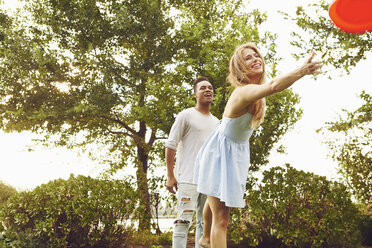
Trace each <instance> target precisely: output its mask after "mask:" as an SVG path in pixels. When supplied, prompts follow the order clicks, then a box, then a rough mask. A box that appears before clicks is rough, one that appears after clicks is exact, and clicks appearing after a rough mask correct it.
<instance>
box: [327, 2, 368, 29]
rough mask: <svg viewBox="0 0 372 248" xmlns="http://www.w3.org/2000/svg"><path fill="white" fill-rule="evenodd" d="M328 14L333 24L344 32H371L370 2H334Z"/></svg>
mask: <svg viewBox="0 0 372 248" xmlns="http://www.w3.org/2000/svg"><path fill="white" fill-rule="evenodd" d="M328 12H329V17H331V19H332V21H333V23H334V24H335V25H336V26H337V27H339V28H340V29H341V30H343V31H345V32H348V33H356V34H362V33H365V32H370V31H372V0H335V1H333V3H332V4H331V6H330V7H329V11H328Z"/></svg>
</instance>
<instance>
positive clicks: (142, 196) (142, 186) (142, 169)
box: [136, 123, 152, 231]
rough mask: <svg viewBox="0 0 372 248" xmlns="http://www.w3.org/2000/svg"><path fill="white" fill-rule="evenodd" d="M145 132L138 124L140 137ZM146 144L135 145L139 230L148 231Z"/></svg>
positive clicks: (149, 224) (149, 223)
mask: <svg viewBox="0 0 372 248" xmlns="http://www.w3.org/2000/svg"><path fill="white" fill-rule="evenodd" d="M142 130H146V126H145V125H144V123H140V132H139V133H140V136H142V135H143V136H142V137H143V140H144V137H145V133H146V132H143V133H142V132H141V131H142ZM145 146H146V143H145V142H139V143H138V144H137V155H138V167H137V173H136V175H137V187H138V191H139V211H140V216H139V226H138V228H139V230H141V231H142V230H150V228H151V217H152V216H151V202H150V193H149V186H148V183H147V169H148V151H147V150H146V147H145Z"/></svg>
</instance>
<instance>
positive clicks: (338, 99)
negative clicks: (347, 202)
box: [0, 0, 372, 190]
mask: <svg viewBox="0 0 372 248" xmlns="http://www.w3.org/2000/svg"><path fill="white" fill-rule="evenodd" d="M4 2H5V4H6V6H8V7H11V6H12V4H13V5H14V3H15V2H16V1H15V0H6V1H4ZM309 2H310V0H301V2H300V3H301V4H305V3H309ZM330 2H331V0H330ZM298 3H299V1H298V0H282V1H278V0H251V2H250V5H249V6H250V7H252V8H258V9H259V10H260V11H261V12H265V11H267V14H268V17H269V19H268V21H267V22H266V24H265V25H264V27H263V29H267V30H269V31H271V32H273V33H277V34H278V39H277V46H278V55H279V56H281V57H283V58H284V59H283V60H282V61H281V62H280V63H279V66H278V68H279V71H281V72H283V73H285V72H289V71H291V70H293V69H295V68H296V67H297V66H299V65H301V63H302V61H295V60H294V59H293V58H292V57H291V55H290V54H291V51H292V49H291V47H290V44H289V43H290V40H291V37H290V35H289V34H290V32H291V31H293V30H294V29H295V28H296V27H295V25H294V24H290V23H289V22H288V21H286V20H284V19H283V18H282V17H281V15H280V14H278V13H277V11H278V10H281V11H288V12H290V13H293V11H294V7H295V6H296V5H297V4H298ZM263 31H264V30H263ZM304 59H305V58H304ZM371 65H372V54H369V56H368V59H367V60H364V61H362V62H360V63H359V64H358V65H357V67H356V68H354V69H352V70H351V73H350V75H345V76H342V77H339V76H335V77H334V78H333V79H332V80H329V79H327V77H326V76H320V77H319V78H318V80H316V81H314V80H313V79H312V78H311V77H305V78H303V79H301V80H300V81H299V82H297V83H296V84H295V85H294V86H293V87H292V88H293V90H294V92H296V93H298V94H299V95H300V97H301V102H300V104H299V107H301V108H302V109H303V117H302V119H301V120H300V121H298V122H297V123H296V124H295V126H294V128H293V129H292V130H291V131H290V132H288V133H287V134H286V135H285V136H284V137H283V138H282V139H281V141H280V144H283V145H284V146H286V148H287V149H286V154H276V153H275V152H274V153H273V154H272V155H271V156H270V164H269V166H267V167H266V168H268V167H270V166H280V165H283V164H284V163H290V164H291V165H292V166H293V167H295V168H297V169H299V170H304V171H309V172H314V173H316V174H318V175H321V176H326V177H327V178H328V179H330V180H335V179H337V178H338V175H337V173H336V172H337V170H336V163H335V162H333V161H332V160H331V159H330V158H328V157H327V155H328V154H329V150H328V149H327V147H326V146H325V145H323V143H322V140H324V137H322V136H321V135H320V134H317V133H316V130H317V129H318V128H321V127H323V126H324V125H325V123H326V122H329V121H335V120H336V119H337V118H338V116H339V114H341V113H342V111H341V109H348V110H350V111H352V110H355V109H357V108H358V107H359V106H360V105H361V104H362V101H361V100H360V99H359V98H358V95H359V94H360V93H361V92H362V90H365V91H366V92H367V93H370V94H371V93H372V77H371V76H370V72H369V71H370V68H371ZM37 137H38V136H37V135H35V134H32V133H28V132H23V133H4V132H2V131H0V158H1V160H0V180H2V181H3V182H5V183H7V184H9V185H11V186H13V187H16V188H17V189H19V190H26V189H33V188H35V187H36V186H38V185H40V184H43V183H47V182H48V181H50V180H54V179H58V178H64V179H67V178H68V177H69V176H70V174H71V173H73V174H75V175H78V174H81V175H90V176H93V177H95V176H97V175H98V174H99V173H100V171H101V169H102V168H103V166H102V165H99V164H98V163H97V162H93V161H90V160H89V158H88V157H87V155H84V154H78V152H77V151H74V150H67V149H64V148H50V149H41V148H40V149H37V150H36V151H32V152H29V151H28V145H32V143H33V142H32V139H34V138H37ZM164 173H165V172H164Z"/></svg>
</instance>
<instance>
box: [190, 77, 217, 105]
mask: <svg viewBox="0 0 372 248" xmlns="http://www.w3.org/2000/svg"><path fill="white" fill-rule="evenodd" d="M194 95H195V98H196V101H197V102H199V103H211V102H212V101H213V86H212V85H211V83H210V82H208V81H201V82H199V83H198V84H197V85H196V91H195V93H194Z"/></svg>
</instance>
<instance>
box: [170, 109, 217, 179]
mask: <svg viewBox="0 0 372 248" xmlns="http://www.w3.org/2000/svg"><path fill="white" fill-rule="evenodd" d="M218 123H219V120H218V119H217V118H216V117H215V116H214V115H212V114H209V115H204V114H202V113H200V112H199V111H197V110H196V109H195V108H194V107H193V108H188V109H185V110H183V111H181V112H180V113H179V114H178V115H177V117H176V121H175V122H174V123H173V126H172V128H171V131H170V133H169V137H168V140H167V141H166V142H165V147H168V148H171V149H173V150H177V159H176V166H175V174H174V175H175V177H176V179H177V182H178V183H191V184H193V177H194V164H195V159H196V156H197V155H198V152H199V150H200V148H201V147H202V145H203V144H204V142H205V141H206V139H207V138H208V137H209V135H210V134H211V133H212V131H213V130H214V129H215V128H216V127H217V125H218Z"/></svg>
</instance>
